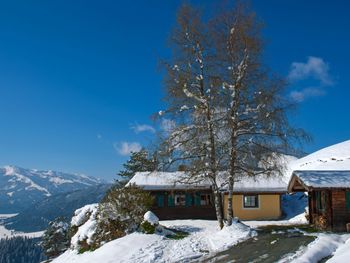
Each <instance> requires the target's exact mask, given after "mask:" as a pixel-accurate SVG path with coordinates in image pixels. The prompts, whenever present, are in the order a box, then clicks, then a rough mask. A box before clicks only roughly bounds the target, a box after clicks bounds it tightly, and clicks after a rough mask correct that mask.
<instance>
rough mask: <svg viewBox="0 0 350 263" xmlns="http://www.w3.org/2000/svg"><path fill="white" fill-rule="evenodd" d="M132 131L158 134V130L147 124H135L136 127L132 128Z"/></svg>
mask: <svg viewBox="0 0 350 263" xmlns="http://www.w3.org/2000/svg"><path fill="white" fill-rule="evenodd" d="M131 129H133V130H134V132H136V133H140V132H151V133H155V132H156V129H154V128H153V127H152V126H151V125H147V124H135V125H134V126H131Z"/></svg>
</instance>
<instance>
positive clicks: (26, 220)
mask: <svg viewBox="0 0 350 263" xmlns="http://www.w3.org/2000/svg"><path fill="white" fill-rule="evenodd" d="M109 187H110V185H109V184H101V185H96V186H91V187H88V188H85V189H80V190H75V191H72V192H68V193H59V194H55V195H52V196H49V197H46V198H44V199H43V200H41V201H39V202H37V203H35V204H34V205H32V206H30V207H29V208H28V209H26V210H24V211H23V212H21V213H19V214H18V215H17V216H14V217H10V218H8V219H6V220H5V226H6V228H7V229H14V230H16V231H23V232H34V231H41V230H45V229H46V228H47V226H48V223H49V222H50V221H52V220H53V219H55V218H57V217H61V216H62V217H65V218H67V220H70V218H71V217H72V215H73V213H74V211H75V210H76V209H78V208H80V207H82V206H84V205H86V204H90V203H97V202H99V201H100V200H101V199H102V197H103V196H104V194H105V193H106V191H107V190H108V188H109Z"/></svg>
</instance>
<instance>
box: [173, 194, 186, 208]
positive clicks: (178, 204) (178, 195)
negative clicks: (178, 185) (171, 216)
mask: <svg viewBox="0 0 350 263" xmlns="http://www.w3.org/2000/svg"><path fill="white" fill-rule="evenodd" d="M178 197H180V198H183V200H182V201H181V202H178V201H177V198H178ZM174 206H175V207H186V194H175V195H174Z"/></svg>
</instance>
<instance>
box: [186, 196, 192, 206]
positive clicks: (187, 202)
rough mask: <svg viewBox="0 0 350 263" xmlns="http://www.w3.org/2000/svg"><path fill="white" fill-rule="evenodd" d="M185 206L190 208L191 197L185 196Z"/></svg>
mask: <svg viewBox="0 0 350 263" xmlns="http://www.w3.org/2000/svg"><path fill="white" fill-rule="evenodd" d="M186 206H192V195H191V194H186Z"/></svg>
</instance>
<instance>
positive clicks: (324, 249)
mask: <svg viewBox="0 0 350 263" xmlns="http://www.w3.org/2000/svg"><path fill="white" fill-rule="evenodd" d="M316 236H317V238H316V239H315V240H314V241H313V242H311V243H310V244H309V245H308V246H307V247H301V248H300V249H299V250H298V251H297V252H296V253H295V254H293V255H289V256H287V257H285V258H284V259H282V260H280V261H279V262H280V263H284V262H293V263H317V262H319V261H320V260H321V259H323V258H325V257H328V256H330V255H331V254H332V253H334V251H336V250H337V248H339V247H341V246H342V245H343V244H344V242H345V241H346V240H348V239H349V238H350V234H343V235H339V234H325V233H319V234H316ZM340 254H341V252H340ZM327 262H337V263H340V262H341V261H334V260H333V261H327ZM344 262H349V260H347V261H344Z"/></svg>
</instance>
